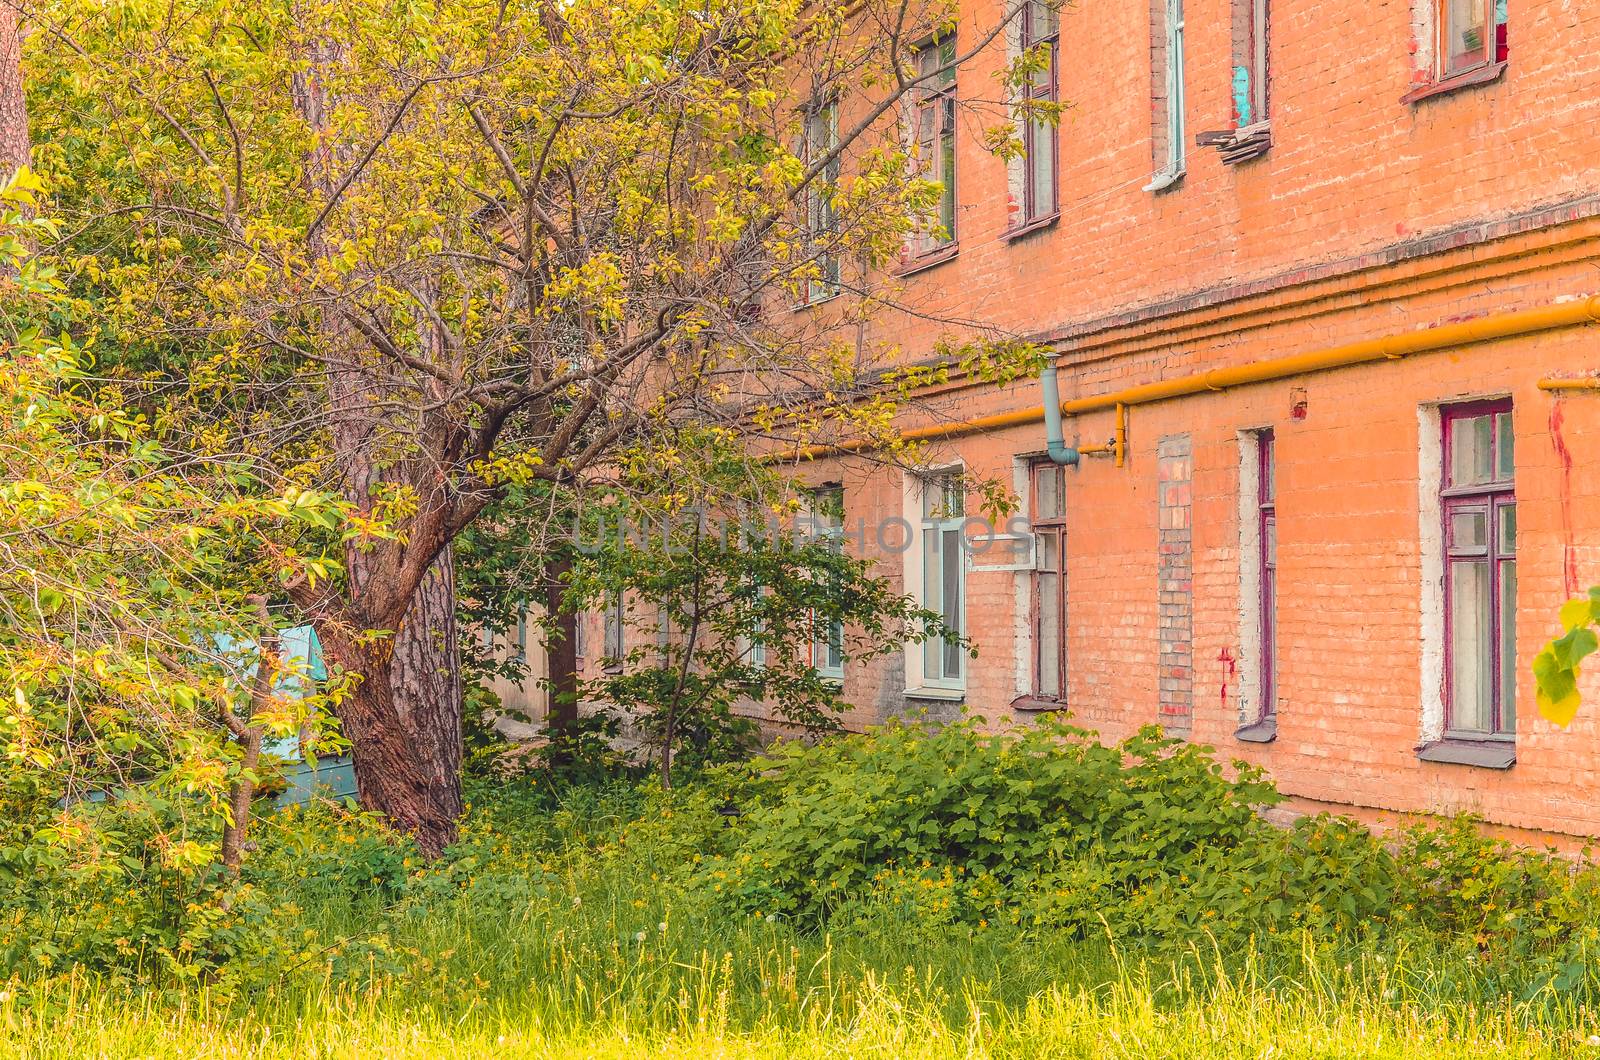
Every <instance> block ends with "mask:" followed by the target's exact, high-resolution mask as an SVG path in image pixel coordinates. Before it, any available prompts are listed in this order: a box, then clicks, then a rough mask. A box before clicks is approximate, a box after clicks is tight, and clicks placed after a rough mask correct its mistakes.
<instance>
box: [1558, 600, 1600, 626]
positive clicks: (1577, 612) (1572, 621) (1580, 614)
mask: <svg viewBox="0 0 1600 1060" xmlns="http://www.w3.org/2000/svg"><path fill="white" fill-rule="evenodd" d="M1593 617H1594V612H1593V610H1592V609H1591V608H1590V606H1589V598H1588V597H1587V596H1583V597H1579V598H1578V599H1576V600H1568V601H1567V602H1566V603H1564V604H1562V605H1561V627H1562V628H1563V629H1565V630H1566V631H1567V632H1568V633H1571V632H1572V631H1573V630H1575V629H1577V628H1578V627H1579V626H1587V625H1588V624H1589V623H1590V621H1591V620H1592V619H1593Z"/></svg>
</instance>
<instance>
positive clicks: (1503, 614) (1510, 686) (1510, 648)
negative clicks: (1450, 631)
mask: <svg viewBox="0 0 1600 1060" xmlns="http://www.w3.org/2000/svg"><path fill="white" fill-rule="evenodd" d="M1520 674H1521V671H1520V669H1519V668H1518V666H1517V561H1516V560H1510V559H1508V560H1505V561H1503V562H1502V563H1501V564H1500V731H1501V732H1508V733H1514V732H1516V731H1517V678H1518V677H1519V676H1520Z"/></svg>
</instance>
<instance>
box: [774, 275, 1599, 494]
mask: <svg viewBox="0 0 1600 1060" xmlns="http://www.w3.org/2000/svg"><path fill="white" fill-rule="evenodd" d="M1597 321H1600V296H1592V297H1584V298H1577V299H1573V300H1572V301H1566V302H1556V303H1553V304H1551V305H1545V306H1540V307H1538V308H1536V309H1521V310H1517V311H1516V312H1512V313H1498V314H1495V315H1493V316H1486V317H1480V318H1478V319H1477V320H1467V321H1463V322H1461V323H1458V324H1442V325H1439V326H1437V327H1431V328H1423V329H1421V330H1419V331H1410V332H1406V333H1404V334H1400V335H1389V336H1385V337H1384V338H1378V339H1363V340H1361V341H1360V342H1352V343H1346V344H1345V345H1342V346H1332V347H1329V348H1328V349H1325V350H1316V351H1313V352H1311V353H1297V354H1291V355H1290V356H1288V357H1274V358H1271V359H1269V360H1265V361H1255V362H1252V363H1250V364H1242V365H1235V366H1233V367H1229V368H1213V369H1211V370H1210V371H1207V372H1199V373H1196V374H1194V375H1186V376H1179V377H1178V378H1176V379H1164V380H1162V381H1160V382H1157V383H1145V384H1142V385H1140V386H1132V387H1126V388H1124V389H1122V390H1114V391H1111V392H1109V393H1105V394H1096V395H1094V396H1091V397H1081V398H1073V399H1071V400H1069V401H1063V402H1062V403H1061V414H1062V415H1063V416H1076V415H1080V414H1082V413H1085V412H1098V411H1100V410H1102V409H1111V408H1114V409H1116V410H1117V428H1116V436H1115V438H1114V439H1113V440H1112V441H1111V442H1108V443H1106V444H1103V445H1085V446H1079V447H1078V452H1080V453H1106V452H1111V453H1115V454H1116V456H1117V466H1118V467H1122V466H1123V465H1124V463H1125V462H1126V452H1127V409H1128V406H1130V405H1148V404H1150V403H1152V402H1156V401H1166V400H1168V399H1170V398H1177V397H1188V396H1191V395H1194V394H1204V393H1207V392H1210V391H1220V390H1227V389H1230V388H1232V387H1236V386H1248V385H1250V384H1252V383H1265V382H1271V381H1273V380H1278V379H1287V378H1290V377H1292V376H1298V375H1306V374H1308V373H1311V372H1322V371H1328V370H1330V369H1334V368H1347V367H1350V366H1351V365H1357V364H1370V363H1372V362H1374V361H1384V360H1399V359H1401V358H1403V357H1410V356H1412V355H1414V354H1419V353H1434V352H1437V351H1439V350H1445V349H1451V348H1454V347H1460V346H1471V345H1475V344H1477V343H1480V342H1491V341H1493V340H1495V339H1504V338H1514V337H1516V336H1519V335H1533V334H1537V333H1539V332H1542V331H1554V330H1556V329H1558V328H1567V327H1577V326H1580V325H1585V324H1593V323H1595V322H1597ZM1539 388H1540V389H1541V390H1552V391H1553V390H1600V379H1570V380H1566V379H1546V380H1543V381H1541V382H1540V383H1539ZM1043 419H1044V408H1043V407H1042V406H1040V407H1038V408H1031V409H1018V410H1016V411H1014V412H1002V413H997V414H995V415H991V416H982V417H979V418H977V419H972V420H965V421H962V422H960V423H945V424H930V425H928V426H925V427H916V428H912V429H911V430H908V431H904V432H902V434H901V437H902V438H904V439H906V440H907V441H922V440H928V439H934V438H954V437H959V436H961V435H965V434H974V433H977V432H980V431H989V430H999V429H1002V428H1005V427H1016V426H1021V425H1023V424H1028V423H1038V422H1040V421H1042V420H1043ZM870 445H871V442H870V441H868V440H867V439H864V438H857V439H847V440H846V441H843V442H839V443H835V444H829V445H811V446H806V447H805V448H803V449H799V450H796V451H795V452H794V453H792V454H790V456H791V458H794V459H801V460H812V459H815V458H817V457H819V456H825V455H830V454H836V453H846V452H856V451H859V450H861V449H865V448H868V447H869V446H870Z"/></svg>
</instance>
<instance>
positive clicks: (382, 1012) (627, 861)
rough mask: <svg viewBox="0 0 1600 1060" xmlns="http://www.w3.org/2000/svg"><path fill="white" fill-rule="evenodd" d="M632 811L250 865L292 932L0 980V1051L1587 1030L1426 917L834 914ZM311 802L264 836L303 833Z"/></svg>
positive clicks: (1399, 1053)
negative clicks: (846, 924) (1205, 921)
mask: <svg viewBox="0 0 1600 1060" xmlns="http://www.w3.org/2000/svg"><path fill="white" fill-rule="evenodd" d="M636 810H637V806H635V807H633V810H632V811H630V808H629V806H628V805H627V804H626V800H624V803H623V804H621V805H618V804H614V803H612V802H608V801H606V800H605V799H593V798H590V797H589V796H583V797H582V798H579V799H577V800H575V801H572V802H569V804H568V805H566V806H564V807H562V808H560V809H558V810H556V811H555V812H553V813H546V814H528V815H527V818H526V819H525V820H510V819H507V818H506V817H505V815H506V814H507V813H508V812H510V811H507V810H506V809H505V808H504V807H501V808H499V809H497V810H494V811H493V813H494V814H500V815H501V818H500V819H498V820H494V821H492V822H491V823H492V825H493V827H485V826H484V825H483V823H482V821H481V819H480V823H479V825H478V826H477V829H476V832H475V836H474V838H473V840H472V842H473V844H475V845H471V844H469V845H471V853H469V854H467V855H465V856H463V857H461V858H460V859H458V860H457V861H456V862H455V863H454V864H453V865H452V866H450V867H449V869H448V871H445V870H440V871H439V872H438V873H437V874H435V873H423V874H418V875H416V876H414V877H413V878H412V880H411V883H410V884H408V886H407V888H406V889H405V890H404V891H403V892H401V893H400V894H399V895H398V896H396V895H394V894H392V893H388V892H384V891H383V890H382V889H381V888H375V889H370V890H369V889H363V888H361V887H359V886H351V885H350V884H349V882H348V881H344V882H341V881H340V880H339V879H338V878H333V877H329V878H320V877H318V876H317V875H316V874H315V873H313V874H312V875H311V876H309V877H306V878H304V879H302V878H301V877H300V876H298V875H296V874H295V872H297V871H298V870H292V871H288V872H286V873H285V874H283V875H280V876H271V877H268V876H263V877H262V882H261V886H262V887H263V888H264V889H267V888H277V889H280V890H282V891H283V893H282V894H281V895H280V898H281V903H280V906H279V913H278V915H279V916H280V917H282V918H286V919H285V920H283V921H280V922H277V923H276V926H277V927H278V928H279V929H281V931H282V933H283V934H284V936H285V937H288V938H292V939H303V942H301V943H300V944H298V945H297V946H295V947H292V948H280V949H278V950H273V951H270V952H271V953H272V954H273V956H271V957H270V958H264V959H263V964H264V966H262V967H256V968H253V969H252V973H253V974H252V975H251V976H250V977H249V978H248V979H247V980H245V981H243V982H242V983H240V984H235V985H233V986H231V987H228V988H223V987H222V986H218V985H213V986H210V987H207V986H203V985H191V986H187V987H182V988H174V987H170V986H169V987H165V988H156V987H154V986H150V985H148V981H146V985H140V983H141V980H139V979H137V978H134V979H123V980H112V979H104V978H96V977H95V976H93V975H91V974H89V973H87V972H83V971H78V972H74V973H71V974H68V975H65V976H59V977H55V978H51V979H45V980H13V981H12V982H10V983H9V984H7V983H3V982H0V997H3V999H0V1055H13V1054H14V1055H22V1056H29V1057H33V1056H37V1057H41V1058H54V1057H61V1058H71V1060H84V1058H87V1057H99V1056H114V1057H123V1056H152V1057H165V1056H196V1057H199V1056H205V1057H210V1056H221V1057H295V1058H314V1057H346V1056H350V1057H356V1056H359V1057H439V1056H444V1057H450V1058H452V1060H458V1058H466V1057H476V1056H486V1057H487V1056H494V1057H519V1056H538V1057H542V1056H593V1057H624V1056H629V1057H631V1056H644V1055H651V1056H683V1057H692V1058H694V1060H708V1058H711V1057H744V1056H760V1057H799V1058H807V1057H835V1056H846V1055H849V1056H875V1057H914V1058H916V1060H933V1058H938V1057H947V1056H948V1057H955V1056H963V1057H967V1056H972V1057H1039V1056H1060V1057H1075V1056H1083V1057H1103V1056H1104V1057H1149V1056H1163V1057H1165V1056H1172V1057H1234V1056H1237V1057H1302V1056H1303V1057H1321V1056H1328V1057H1333V1056H1339V1057H1343V1056H1393V1057H1455V1056H1461V1057H1466V1056H1482V1055H1488V1054H1495V1055H1506V1056H1529V1057H1533V1056H1564V1055H1575V1054H1585V1053H1592V1054H1594V1055H1597V1056H1600V1047H1597V1046H1591V1045H1590V1041H1591V1036H1600V1021H1597V1020H1596V1018H1595V1015H1594V1014H1593V1013H1592V1012H1591V1011H1589V1010H1588V1009H1587V1008H1585V1007H1584V1006H1583V1005H1582V1004H1581V1003H1580V1002H1578V1001H1576V1000H1574V997H1575V996H1582V994H1581V992H1579V993H1577V994H1575V993H1567V994H1561V995H1558V994H1555V993H1554V992H1552V991H1551V990H1549V989H1541V988H1540V986H1539V984H1537V983H1533V984H1529V983H1521V982H1516V981H1508V980H1507V979H1505V978H1504V976H1505V972H1504V970H1499V971H1496V970H1492V969H1488V968H1484V967H1481V966H1479V965H1478V964H1477V963H1475V962H1474V960H1473V959H1472V958H1471V954H1470V951H1469V952H1462V951H1459V950H1446V949H1438V948H1429V946H1430V944H1428V943H1427V942H1426V941H1419V942H1418V943H1416V944H1415V946H1414V947H1412V948H1407V947H1406V946H1400V947H1394V946H1390V947H1388V948H1386V949H1380V948H1378V947H1375V946H1362V945H1357V944H1353V943H1348V942H1347V943H1339V944H1335V943H1331V942H1327V941H1316V940H1313V939H1311V938H1309V937H1305V938H1300V939H1293V940H1276V941H1273V942H1271V943H1266V942H1264V943H1263V944H1262V945H1261V946H1260V947H1256V946H1249V945H1247V946H1243V947H1240V946H1237V945H1232V946H1224V945H1222V944H1219V943H1216V942H1212V941H1209V940H1204V939H1203V940H1201V941H1199V942H1191V943H1187V944H1184V945H1182V946H1178V945H1172V946H1168V947H1165V948H1161V949H1149V948H1140V947H1135V946H1132V945H1128V944H1123V943H1118V942H1116V941H1114V940H1113V939H1111V938H1109V937H1090V938H1069V937H1050V936H1044V937H1041V936H1038V935H1029V934H1026V933H1024V932H1021V931H1019V930H1015V929H1006V928H998V927H997V928H989V929H987V930H979V929H973V928H968V927H961V926H954V927H951V926H945V927H940V928H929V927H926V926H924V925H921V924H919V923H918V922H917V921H916V920H915V919H914V918H908V917H907V916H906V915H905V914H904V913H903V911H902V910H899V909H897V908H895V907H892V906H890V905H887V904H885V905H884V906H882V908H874V909H872V910H870V911H869V913H868V915H865V916H863V917H859V918H857V919H856V920H855V921H854V922H853V926H852V927H850V928H849V929H848V930H847V931H845V932H844V933H835V934H831V935H817V934H815V933H813V932H808V931H803V930H797V929H796V928H795V927H794V926H793V925H791V924H789V923H786V922H785V921H783V920H781V919H776V918H770V917H768V916H764V915H759V914H757V915H752V916H746V917H738V918H732V919H730V918H729V917H728V915H727V914H726V913H725V912H722V911H720V910H721V907H719V906H717V905H715V904H713V903H712V902H711V901H709V900H708V899H707V897H706V896H705V895H703V894H699V893H697V892H696V891H694V890H693V889H691V888H685V887H683V886H681V885H680V884H678V883H675V882H674V881H675V880H679V879H681V876H682V874H681V872H680V871H679V870H681V868H682V866H681V865H679V864H675V863H674V859H675V858H679V857H681V851H678V850H676V849H674V848H671V847H665V848H657V847H653V846H651V845H650V844H648V843H639V842H633V841H629V840H628V839H626V838H619V835H620V833H621V826H622V825H623V824H624V823H625V821H626V819H627V817H628V815H629V813H630V812H634V811H636ZM284 827H285V828H288V827H289V826H288V825H285V826H284ZM308 827H312V826H311V825H308V824H306V823H305V822H298V823H294V824H293V828H294V829H296V831H294V832H293V833H291V832H288V831H285V833H284V835H283V837H282V838H283V841H284V842H288V841H290V840H291V839H292V840H293V841H294V842H295V843H298V844H300V845H301V846H305V845H306V844H308V843H312V842H313V841H314V840H315V837H314V836H313V837H312V839H311V840H308V839H307V837H306V834H305V831H304V830H305V829H306V828H308ZM341 827H342V826H341ZM665 831H670V829H667V830H665ZM327 838H328V842H329V843H330V844H331V843H333V842H335V841H336V840H335V838H334V837H332V836H329V837H327ZM263 842H264V846H265V847H267V848H268V849H266V850H264V852H263V854H262V855H261V862H260V863H261V864H262V865H263V866H264V868H263V871H265V867H270V866H273V865H277V866H278V867H279V868H284V867H291V868H292V867H293V866H295V865H297V864H301V863H300V862H297V861H295V860H294V858H287V859H285V858H282V857H281V856H280V854H281V852H275V851H274V849H273V848H272V843H273V842H274V840H273V838H272V833H271V829H270V828H269V829H268V831H267V833H266V836H265V838H264V840H263ZM324 845H327V844H324ZM274 859H277V860H274ZM1593 1040H1594V1041H1595V1042H1596V1043H1600V1037H1594V1038H1593Z"/></svg>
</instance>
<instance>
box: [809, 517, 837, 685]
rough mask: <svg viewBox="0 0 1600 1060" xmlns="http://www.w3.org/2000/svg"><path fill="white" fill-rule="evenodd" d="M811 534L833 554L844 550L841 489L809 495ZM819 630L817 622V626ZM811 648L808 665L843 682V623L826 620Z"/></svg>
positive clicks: (826, 675)
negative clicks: (812, 531)
mask: <svg viewBox="0 0 1600 1060" xmlns="http://www.w3.org/2000/svg"><path fill="white" fill-rule="evenodd" d="M811 519H812V526H813V527H814V532H815V533H816V534H817V536H818V537H819V538H820V539H821V540H822V541H823V542H825V543H826V544H827V545H828V547H829V548H831V549H832V550H833V551H835V552H842V551H844V490H842V489H840V488H839V487H837V486H832V487H824V488H822V489H819V490H815V491H813V493H812V494H811ZM818 625H819V627H820V625H821V623H818ZM819 632H820V634H821V635H820V636H819V637H818V638H817V640H816V641H815V642H814V643H813V644H812V646H811V666H812V668H813V669H815V670H816V671H817V673H819V674H821V675H822V676H823V677H830V678H833V679H835V680H840V681H842V680H844V624H843V623H841V622H840V621H839V620H838V619H832V620H830V621H828V623H827V628H825V629H819Z"/></svg>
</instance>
